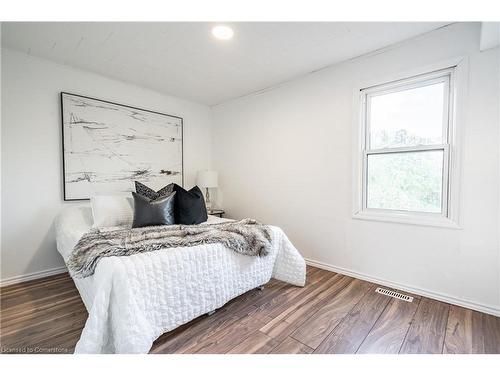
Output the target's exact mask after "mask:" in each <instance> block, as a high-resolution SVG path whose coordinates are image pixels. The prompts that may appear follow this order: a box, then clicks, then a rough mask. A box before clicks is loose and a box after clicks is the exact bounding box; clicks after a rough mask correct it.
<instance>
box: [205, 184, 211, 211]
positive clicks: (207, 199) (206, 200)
mask: <svg viewBox="0 0 500 375" xmlns="http://www.w3.org/2000/svg"><path fill="white" fill-rule="evenodd" d="M205 189H206V193H205V197H206V199H205V206H206V207H207V211H210V209H211V208H212V202H211V201H210V192H209V190H208V188H205Z"/></svg>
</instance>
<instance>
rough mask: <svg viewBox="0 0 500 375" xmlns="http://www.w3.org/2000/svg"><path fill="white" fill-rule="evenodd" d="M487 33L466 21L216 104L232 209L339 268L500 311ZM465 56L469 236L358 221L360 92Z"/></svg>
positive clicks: (495, 134)
mask: <svg viewBox="0 0 500 375" xmlns="http://www.w3.org/2000/svg"><path fill="white" fill-rule="evenodd" d="M479 33H480V28H479V24H472V23H471V24H455V25H452V26H450V27H447V28H444V29H440V30H437V31H434V32H432V33H430V34H427V35H424V36H422V37H419V38H417V39H413V40H409V41H407V42H405V43H402V44H399V45H397V46H393V47H391V48H388V49H386V50H385V51H379V52H377V53H374V54H371V55H370V56H364V57H361V58H357V59H354V60H351V61H348V62H345V63H342V64H338V65H336V66H332V67H330V68H327V69H324V70H322V71H319V72H316V73H314V74H310V75H308V76H306V77H303V78H301V79H297V80H294V81H291V82H288V83H286V84H283V85H281V86H279V87H276V88H274V89H271V90H267V91H266V92H263V93H259V94H255V95H251V96H247V97H245V98H242V99H238V100H235V101H233V102H228V103H225V104H222V105H219V106H216V107H215V108H214V120H213V121H214V123H213V127H214V130H213V132H214V133H213V147H212V149H213V167H214V169H216V170H218V171H219V173H220V185H221V192H220V194H219V201H220V204H222V205H223V207H224V208H225V209H226V211H227V212H228V214H229V216H230V217H235V218H237V217H254V218H256V219H259V220H261V221H263V222H266V223H273V224H276V225H279V226H281V227H282V228H283V229H284V230H285V232H286V233H287V234H288V235H289V237H290V238H291V240H292V241H293V242H294V243H295V245H296V246H297V248H298V249H299V250H300V251H301V252H302V254H303V255H304V256H305V257H306V258H308V259H311V260H314V261H317V262H321V263H322V264H323V265H326V266H331V267H332V269H335V270H339V271H341V272H346V273H350V274H353V275H357V276H360V277H364V278H368V279H375V280H378V281H379V282H384V283H387V284H390V285H397V286H399V287H402V288H406V289H408V290H414V291H418V292H420V293H421V294H426V295H429V296H433V297H437V298H441V299H443V300H448V301H452V302H455V303H460V304H462V305H468V306H473V307H475V308H478V309H482V310H483V311H490V312H493V313H496V314H500V286H499V277H500V276H499V264H500V262H499V244H498V241H499V239H498V228H499V212H498V207H499V202H498V200H499V195H498V192H499V139H500V138H499V113H498V109H499V103H498V101H499V87H498V83H499V51H498V49H495V50H489V51H487V52H482V53H480V52H479ZM459 56H466V57H468V59H469V64H468V65H469V96H468V102H467V104H466V108H465V109H464V112H465V119H464V127H465V129H463V131H464V138H465V139H464V147H463V165H462V167H463V169H462V171H463V175H462V177H463V178H462V182H461V219H462V224H463V229H462V230H452V229H444V228H435V227H424V226H414V225H405V224H394V223H382V222H373V221H360V220H353V219H352V216H351V214H352V189H353V183H352V182H353V181H352V173H353V168H355V164H354V160H353V154H352V145H353V139H352V135H353V129H352V126H353V125H352V124H353V116H357V115H358V114H357V112H356V111H355V110H354V108H353V90H354V89H355V88H359V87H357V85H358V83H359V82H362V81H364V80H373V79H377V78H382V77H386V76H391V75H394V74H395V73H399V72H406V71H409V70H412V69H417V68H419V67H422V66H426V65H431V64H435V63H439V62H441V61H444V60H448V59H450V58H455V57H459ZM221 195H222V197H221Z"/></svg>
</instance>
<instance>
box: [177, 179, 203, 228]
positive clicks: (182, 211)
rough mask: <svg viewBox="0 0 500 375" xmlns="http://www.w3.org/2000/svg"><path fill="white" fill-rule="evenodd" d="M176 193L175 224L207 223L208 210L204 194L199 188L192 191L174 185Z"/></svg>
mask: <svg viewBox="0 0 500 375" xmlns="http://www.w3.org/2000/svg"><path fill="white" fill-rule="evenodd" d="M174 192H175V223H176V224H186V225H192V224H200V223H203V222H205V221H207V219H208V216H207V208H206V206H205V199H204V198H203V193H202V192H201V190H200V188H199V187H198V186H195V187H194V188H192V189H191V190H189V191H188V190H186V189H184V188H183V187H181V186H179V185H177V184H174Z"/></svg>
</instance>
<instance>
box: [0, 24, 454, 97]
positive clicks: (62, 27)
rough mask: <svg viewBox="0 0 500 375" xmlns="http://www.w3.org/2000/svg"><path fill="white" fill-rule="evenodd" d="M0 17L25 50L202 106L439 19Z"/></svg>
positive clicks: (10, 38) (6, 38)
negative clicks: (218, 29) (225, 27)
mask: <svg viewBox="0 0 500 375" xmlns="http://www.w3.org/2000/svg"><path fill="white" fill-rule="evenodd" d="M226 24H229V25H231V26H232V27H233V29H234V31H235V36H234V38H233V39H232V40H230V41H220V40H216V39H214V38H213V37H212V35H211V33H210V30H211V27H212V26H213V25H214V24H213V23H192V22H190V23H172V22H164V23H153V22H150V23H139V22H135V23H132V22H130V23H112V22H99V23H97V22H84V23H81V22H79V23H69V22H68V23H54V22H45V23H21V22H15V23H6V22H4V23H3V24H2V42H3V43H4V44H5V45H7V46H8V47H11V48H14V49H17V50H21V51H24V52H27V53H29V54H32V55H37V56H41V57H45V58H47V59H50V60H53V61H56V62H59V63H63V64H67V65H71V66H74V67H78V68H81V69H85V70H89V71H92V72H96V73H99V74H102V75H105V76H108V77H112V78H116V79H119V80H122V81H127V82H131V83H134V84H137V85H140V86H144V87H148V88H151V89H154V90H157V91H160V92H163V93H167V94H170V95H174V96H178V97H181V98H185V99H189V100H193V101H196V102H200V103H205V104H208V105H214V104H218V103H221V102H224V101H227V100H229V99H233V98H236V97H239V96H242V95H245V94H248V93H251V92H254V91H257V90H261V89H263V88H266V87H269V86H272V85H275V84H278V83H281V82H284V81H287V80H289V79H291V78H294V77H297V76H300V75H302V74H306V73H308V72H311V71H314V70H316V69H319V68H322V67H325V66H328V65H331V64H334V63H337V62H340V61H344V60H347V59H350V58H353V57H356V56H359V55H362V54H365V53H368V52H371V51H374V50H377V49H379V48H382V47H386V46H388V45H391V44H393V43H396V42H399V41H402V40H404V39H408V38H411V37H414V36H416V35H419V34H422V33H425V32H428V31H431V30H433V29H436V28H439V27H441V26H444V25H446V23H436V22H432V23H426V22H409V23H395V22H381V23H380V22H379V23H376V22H363V23H361V22H358V23H357V22H347V23H345V22H344V23H342V22H324V23H311V22H294V23H281V22H270V23H269V22H268V23H266V22H263V23H260V22H258V23H226Z"/></svg>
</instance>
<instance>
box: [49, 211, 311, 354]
mask: <svg viewBox="0 0 500 375" xmlns="http://www.w3.org/2000/svg"><path fill="white" fill-rule="evenodd" d="M224 220H225V219H218V218H215V217H210V218H209V222H217V221H224ZM91 226H92V215H91V211H90V207H89V206H73V207H70V208H67V209H65V210H63V212H62V213H61V214H60V215H59V217H58V219H57V221H56V232H57V247H58V250H59V252H60V253H61V255H62V256H63V258H64V260H67V258H68V256H69V254H70V253H71V251H72V249H73V247H74V246H75V245H76V243H77V242H78V240H79V239H80V237H81V236H82V235H83V234H84V233H85V232H87V231H88V230H89V229H90V227H91ZM272 233H273V241H272V243H273V246H272V250H271V251H270V254H269V255H268V256H265V257H249V256H244V255H240V254H237V253H235V252H234V251H232V250H229V249H227V248H225V247H224V246H223V245H220V244H210V245H202V246H194V247H182V248H171V249H164V250H159V251H154V252H148V253H142V254H135V255H132V256H126V257H109V258H104V259H102V260H100V262H99V264H98V265H97V268H96V271H95V273H94V275H93V276H91V277H88V278H85V279H75V280H74V281H75V284H76V286H77V288H78V290H79V291H80V294H81V296H82V299H83V302H84V303H85V306H86V307H87V310H88V312H89V318H88V320H87V322H86V324H85V328H84V329H83V332H82V335H81V337H80V341H78V344H77V345H76V348H75V352H76V353H147V352H148V351H149V350H150V348H151V345H152V344H153V341H154V340H155V339H156V338H157V337H159V336H160V335H162V334H163V333H164V332H168V331H171V330H173V329H174V328H176V327H178V326H180V325H182V324H184V323H187V322H189V321H190V320H192V319H194V318H196V317H198V316H200V315H203V314H205V313H207V312H209V311H212V310H214V309H217V308H219V307H221V306H223V305H224V304H225V303H226V302H228V301H229V300H231V299H232V298H234V297H236V296H238V295H241V294H243V293H245V292H246V291H248V290H251V289H253V288H256V287H258V286H260V285H263V284H266V283H267V282H268V281H269V280H270V278H271V277H274V278H276V279H278V280H281V281H284V282H288V283H291V284H294V285H298V286H303V285H304V283H305V261H304V259H303V258H302V256H301V255H300V254H299V252H298V251H297V249H295V247H294V246H293V245H292V244H291V243H290V241H289V240H288V238H287V237H286V235H285V234H284V233H283V231H282V230H281V229H279V228H277V227H272Z"/></svg>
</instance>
